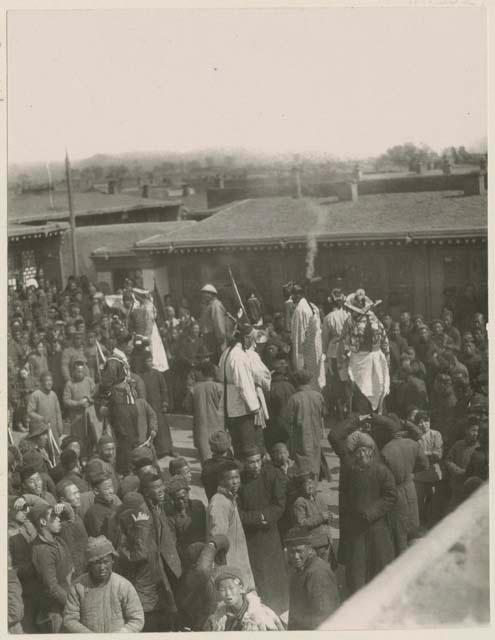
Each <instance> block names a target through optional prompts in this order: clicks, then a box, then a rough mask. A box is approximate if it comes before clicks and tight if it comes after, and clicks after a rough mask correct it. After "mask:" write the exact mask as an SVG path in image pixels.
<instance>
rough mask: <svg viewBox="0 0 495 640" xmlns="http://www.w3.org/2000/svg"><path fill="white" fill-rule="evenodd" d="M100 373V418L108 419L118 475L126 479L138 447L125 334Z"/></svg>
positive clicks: (128, 343)
mask: <svg viewBox="0 0 495 640" xmlns="http://www.w3.org/2000/svg"><path fill="white" fill-rule="evenodd" d="M117 344H118V347H115V349H114V350H113V352H112V354H111V356H109V357H108V359H107V361H106V363H105V367H104V369H103V371H102V373H101V382H100V385H99V389H98V401H99V404H100V417H102V418H103V421H105V419H106V418H107V417H109V418H110V424H111V425H112V429H113V431H114V433H115V436H116V439H117V462H116V466H117V471H118V472H119V473H121V474H123V475H125V474H126V473H127V472H128V471H129V469H130V454H131V451H132V449H133V447H134V446H135V444H137V418H138V414H137V409H136V396H137V394H136V393H135V391H134V389H133V385H132V376H131V369H130V366H129V361H128V357H129V356H130V355H131V353H132V350H133V337H132V335H130V334H128V333H125V334H121V335H120V336H119V339H118V342H117Z"/></svg>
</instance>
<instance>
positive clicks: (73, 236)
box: [65, 149, 79, 278]
mask: <svg viewBox="0 0 495 640" xmlns="http://www.w3.org/2000/svg"><path fill="white" fill-rule="evenodd" d="M65 177H66V180H67V195H68V197H69V216H70V235H71V240H72V266H73V270H74V276H75V277H76V278H77V277H78V276H79V264H78V261H77V247H76V217H75V215H74V206H73V202H72V178H71V172H70V162H69V154H68V152H67V149H66V150H65Z"/></svg>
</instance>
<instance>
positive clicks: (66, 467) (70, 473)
mask: <svg viewBox="0 0 495 640" xmlns="http://www.w3.org/2000/svg"><path fill="white" fill-rule="evenodd" d="M60 466H61V468H62V477H61V478H60V480H59V482H58V483H57V487H58V485H59V484H61V483H63V482H68V481H70V482H71V483H72V484H75V485H76V487H77V488H78V489H79V491H81V493H83V492H84V491H89V484H88V483H87V482H86V480H85V479H84V478H83V477H82V468H81V462H80V460H79V457H78V455H77V453H76V452H75V451H74V450H73V449H64V450H63V451H62V453H61V454H60Z"/></svg>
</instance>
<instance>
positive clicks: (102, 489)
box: [92, 472, 115, 504]
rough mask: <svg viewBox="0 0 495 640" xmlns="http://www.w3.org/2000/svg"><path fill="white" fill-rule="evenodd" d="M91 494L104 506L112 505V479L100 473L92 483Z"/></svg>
mask: <svg viewBox="0 0 495 640" xmlns="http://www.w3.org/2000/svg"><path fill="white" fill-rule="evenodd" d="M92 486H93V493H94V494H95V496H97V497H98V498H99V499H100V500H101V501H102V502H104V503H105V504H113V501H114V496H115V489H114V486H113V482H112V478H111V477H110V476H109V475H108V474H107V473H104V472H102V473H100V474H99V475H97V476H96V477H95V478H94V479H93V481H92Z"/></svg>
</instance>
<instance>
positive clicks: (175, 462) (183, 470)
mask: <svg viewBox="0 0 495 640" xmlns="http://www.w3.org/2000/svg"><path fill="white" fill-rule="evenodd" d="M168 471H169V473H170V476H171V477H173V476H182V477H183V478H184V480H185V481H186V482H187V484H188V486H190V485H191V480H192V471H191V467H190V466H189V463H188V461H187V460H186V459H185V458H182V457H178V458H172V460H170V462H169V464H168Z"/></svg>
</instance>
